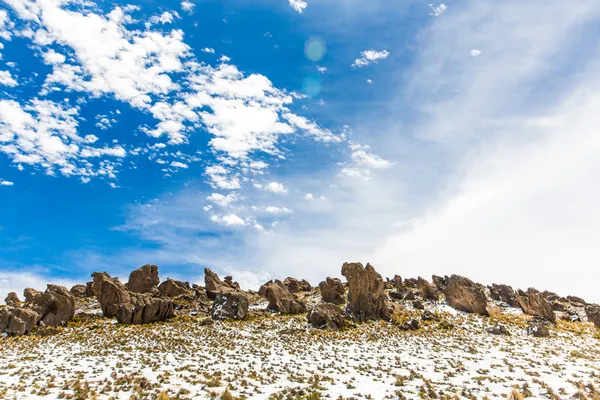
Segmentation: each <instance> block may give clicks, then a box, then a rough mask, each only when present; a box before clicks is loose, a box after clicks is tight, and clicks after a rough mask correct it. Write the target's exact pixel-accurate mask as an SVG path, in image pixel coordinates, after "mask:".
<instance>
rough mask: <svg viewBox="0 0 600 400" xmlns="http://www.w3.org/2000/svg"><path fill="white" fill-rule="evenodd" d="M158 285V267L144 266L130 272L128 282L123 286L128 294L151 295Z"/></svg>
mask: <svg viewBox="0 0 600 400" xmlns="http://www.w3.org/2000/svg"><path fill="white" fill-rule="evenodd" d="M159 283H160V279H159V278H158V267H157V266H156V265H150V264H146V265H144V266H143V267H140V268H138V269H136V270H134V271H132V272H131V274H130V275H129V282H127V284H126V285H125V286H126V288H127V289H128V290H129V291H130V292H134V293H151V292H153V291H154V289H155V288H156V287H157V286H158V284H159Z"/></svg>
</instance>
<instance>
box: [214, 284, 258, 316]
mask: <svg viewBox="0 0 600 400" xmlns="http://www.w3.org/2000/svg"><path fill="white" fill-rule="evenodd" d="M248 306H249V304H248V297H247V296H245V295H244V294H243V293H241V292H235V291H231V292H229V293H227V294H217V297H216V298H215V301H214V302H213V307H212V310H211V316H212V318H213V319H215V320H224V319H233V320H242V319H245V318H246V316H247V315H248Z"/></svg>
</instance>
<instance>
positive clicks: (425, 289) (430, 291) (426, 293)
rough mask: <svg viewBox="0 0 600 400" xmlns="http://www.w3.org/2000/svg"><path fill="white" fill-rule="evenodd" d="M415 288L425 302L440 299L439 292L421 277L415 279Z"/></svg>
mask: <svg viewBox="0 0 600 400" xmlns="http://www.w3.org/2000/svg"><path fill="white" fill-rule="evenodd" d="M417 288H418V289H419V293H420V294H421V297H422V298H423V299H425V300H433V301H438V300H439V299H440V292H439V291H438V290H437V287H436V286H435V285H433V284H431V283H429V282H427V281H426V280H425V279H423V278H421V277H418V278H417Z"/></svg>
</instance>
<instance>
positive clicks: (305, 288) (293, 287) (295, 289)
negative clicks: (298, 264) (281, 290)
mask: <svg viewBox="0 0 600 400" xmlns="http://www.w3.org/2000/svg"><path fill="white" fill-rule="evenodd" d="M283 284H284V285H285V287H287V288H288V290H289V291H290V292H292V293H300V292H310V291H311V290H312V286H311V284H310V283H308V281H307V280H306V279H302V280H301V281H299V280H298V279H296V278H291V277H287V278H285V279H284V280H283Z"/></svg>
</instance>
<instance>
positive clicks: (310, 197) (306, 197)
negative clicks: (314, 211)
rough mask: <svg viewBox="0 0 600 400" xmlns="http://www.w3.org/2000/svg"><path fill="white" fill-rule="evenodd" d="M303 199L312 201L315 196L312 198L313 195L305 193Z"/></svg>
mask: <svg viewBox="0 0 600 400" xmlns="http://www.w3.org/2000/svg"><path fill="white" fill-rule="evenodd" d="M304 198H305V199H306V200H314V198H315V196H313V194H312V193H306V194H305V195H304Z"/></svg>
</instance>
